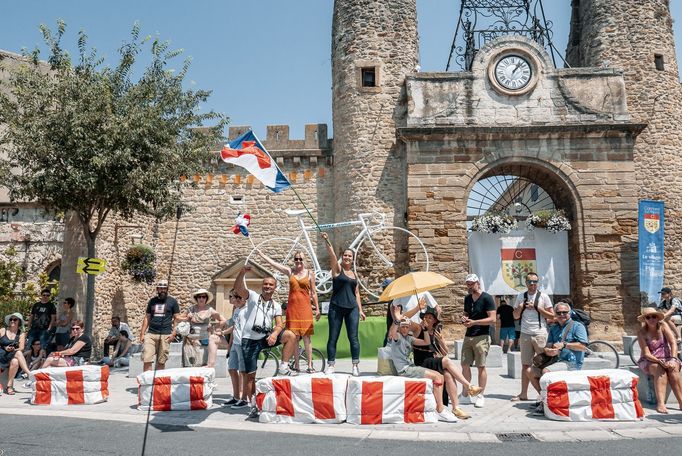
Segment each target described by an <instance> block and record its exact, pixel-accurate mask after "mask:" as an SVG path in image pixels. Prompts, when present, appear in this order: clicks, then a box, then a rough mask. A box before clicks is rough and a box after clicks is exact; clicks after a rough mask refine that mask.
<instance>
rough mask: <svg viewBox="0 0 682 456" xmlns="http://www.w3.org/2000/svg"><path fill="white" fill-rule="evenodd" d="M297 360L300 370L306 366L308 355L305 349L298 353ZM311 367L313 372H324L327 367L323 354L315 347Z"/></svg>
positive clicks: (303, 370)
mask: <svg viewBox="0 0 682 456" xmlns="http://www.w3.org/2000/svg"><path fill="white" fill-rule="evenodd" d="M298 362H299V366H300V369H301V371H302V372H305V370H306V369H307V368H308V355H307V354H306V352H305V349H302V350H301V351H300V353H299V355H298ZM312 364H313V369H315V372H324V370H325V368H326V367H327V363H326V361H325V359H324V354H323V353H322V352H321V351H320V350H318V349H317V348H313V363H312Z"/></svg>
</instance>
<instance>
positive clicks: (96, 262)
mask: <svg viewBox="0 0 682 456" xmlns="http://www.w3.org/2000/svg"><path fill="white" fill-rule="evenodd" d="M106 264H107V260H103V259H101V258H84V257H78V265H77V266H76V272H77V273H79V274H92V275H98V274H101V273H103V272H104V271H105V266H106Z"/></svg>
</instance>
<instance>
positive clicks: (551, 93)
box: [398, 36, 644, 340]
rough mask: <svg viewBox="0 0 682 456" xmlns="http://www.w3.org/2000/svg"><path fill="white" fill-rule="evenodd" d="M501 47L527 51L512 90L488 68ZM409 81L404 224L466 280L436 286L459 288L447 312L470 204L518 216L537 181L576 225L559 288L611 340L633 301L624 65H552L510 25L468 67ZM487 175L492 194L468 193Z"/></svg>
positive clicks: (626, 321) (463, 262)
mask: <svg viewBox="0 0 682 456" xmlns="http://www.w3.org/2000/svg"><path fill="white" fill-rule="evenodd" d="M508 56H522V57H523V59H524V61H525V62H526V63H527V64H528V65H529V66H530V68H531V72H532V74H533V75H534V78H535V79H532V78H531V79H530V82H529V83H528V84H531V86H530V87H525V88H524V90H523V91H519V92H518V93H515V92H514V91H513V90H512V91H510V90H508V89H504V88H501V87H499V81H497V82H496V81H494V78H495V71H494V70H491V69H492V68H495V66H496V65H497V64H498V63H499V62H500V60H501V59H504V58H505V57H508ZM406 89H407V105H408V106H407V107H408V113H407V119H406V125H405V126H404V127H402V128H399V129H398V135H399V137H400V139H401V140H402V141H403V144H404V146H405V149H406V151H405V152H406V162H407V217H408V226H409V228H410V229H412V230H414V231H415V232H417V233H418V235H419V236H420V238H421V239H422V240H423V241H424V242H425V243H426V244H427V246H428V248H429V251H430V252H431V253H432V255H433V257H434V258H433V260H434V263H433V269H434V270H437V271H439V272H443V273H445V274H447V275H449V276H451V277H454V278H455V280H456V281H457V280H459V283H460V284H461V286H458V287H455V288H454V289H452V290H449V291H443V292H442V293H449V295H445V294H444V295H442V297H443V298H446V297H449V298H454V299H449V300H446V299H443V301H450V302H454V305H452V306H451V307H450V308H448V309H447V313H448V316H449V318H450V319H451V320H452V321H453V322H454V321H456V319H455V317H456V316H457V315H458V313H459V312H460V311H461V305H462V298H463V296H464V294H465V287H464V284H463V281H464V277H465V274H466V272H467V271H469V268H470V264H473V263H472V262H471V258H470V254H471V251H470V249H469V245H468V242H467V238H468V235H469V234H470V233H471V232H470V231H469V230H468V228H470V225H471V223H472V221H473V220H472V219H473V215H474V214H472V208H468V206H469V205H470V204H473V203H477V204H478V208H477V210H478V211H479V214H478V215H480V212H481V211H482V212H483V213H485V212H486V211H487V210H488V209H493V210H498V212H503V211H506V213H507V214H508V215H509V212H510V210H511V211H513V212H512V214H511V215H512V216H514V218H517V219H518V218H522V217H519V216H523V215H525V216H526V217H527V216H529V215H530V214H531V213H532V212H534V210H533V207H531V206H532V205H533V204H532V203H533V201H532V200H533V198H534V195H533V192H536V191H537V192H540V191H542V192H543V194H546V195H547V196H548V197H549V199H550V200H551V204H548V207H547V209H552V208H555V209H563V211H564V213H565V215H566V217H567V218H568V220H569V221H570V224H571V228H572V229H571V230H570V231H567V232H565V233H563V236H565V237H566V241H565V242H566V247H565V249H566V258H565V260H566V263H567V266H566V267H567V268H568V269H569V272H568V277H567V283H566V284H565V285H566V286H565V288H564V289H563V290H562V291H561V293H560V294H562V295H564V294H567V295H570V296H571V297H572V298H573V300H574V301H575V302H576V303H577V304H578V305H579V306H583V307H584V308H586V309H588V310H589V311H590V312H591V314H592V318H593V321H594V322H595V323H594V324H593V325H592V326H591V327H590V328H591V330H592V334H593V336H594V337H605V338H609V339H613V340H616V339H618V338H619V337H620V334H621V331H622V330H623V328H624V327H628V326H630V325H632V324H633V323H634V317H635V315H636V314H637V312H638V311H639V298H638V289H637V261H636V239H637V237H636V213H637V211H636V208H637V196H636V195H637V188H636V183H635V169H634V163H633V158H632V157H633V146H634V142H635V138H636V136H637V135H638V134H639V133H640V132H641V130H642V129H643V128H644V125H641V124H635V123H632V122H630V118H629V115H628V113H627V107H626V103H625V86H624V83H623V78H622V73H621V72H620V71H617V70H612V69H593V68H589V69H588V68H581V69H556V68H554V66H553V64H552V62H551V59H550V58H549V56H548V55H547V54H546V52H545V51H544V50H543V49H542V48H541V47H540V46H539V45H537V44H536V43H535V42H533V41H531V40H528V39H525V38H523V37H519V36H510V37H503V38H498V39H496V40H493V41H491V42H489V43H488V44H487V45H486V46H484V47H483V48H482V49H480V50H479V52H478V53H477V54H476V59H475V60H474V62H473V64H472V67H471V71H462V72H459V73H418V74H414V75H411V76H408V77H407V79H406ZM510 176H511V177H510ZM491 178H495V179H492V180H491ZM486 180H491V182H492V181H496V182H498V185H505V187H500V188H498V192H497V193H498V195H497V196H498V197H499V198H498V199H499V201H495V200H494V199H495V198H492V197H491V198H492V199H493V201H486V202H485V203H482V202H481V201H473V200H475V199H477V198H478V199H479V200H480V199H482V197H481V196H480V195H477V193H481V185H482V183H483V182H485V181H486ZM502 182H504V184H501V183H502ZM534 185H535V186H536V187H537V188H535V187H534ZM516 187H519V188H516ZM521 188H522V189H523V190H522V193H521V194H519V195H514V193H517V192H518V191H519V190H520V189H521ZM540 189H541V190H540ZM523 192H527V194H524V193H523ZM537 196H538V197H539V196H540V195H537ZM519 197H520V198H519ZM526 198H528V199H526ZM546 202H547V201H546ZM516 203H518V204H516ZM529 203H531V204H529ZM524 205H525V207H524ZM538 209H540V208H539V207H538ZM517 210H519V213H518V214H517V213H516V211H517ZM500 260H501V259H500ZM477 272H478V271H477ZM453 328H454V330H455V331H456V332H459V331H461V328H457V327H456V326H453Z"/></svg>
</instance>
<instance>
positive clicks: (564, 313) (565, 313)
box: [556, 312, 568, 315]
mask: <svg viewBox="0 0 682 456" xmlns="http://www.w3.org/2000/svg"><path fill="white" fill-rule="evenodd" d="M556 314H557V315H568V312H557V313H556Z"/></svg>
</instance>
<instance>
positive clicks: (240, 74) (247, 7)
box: [0, 0, 682, 139]
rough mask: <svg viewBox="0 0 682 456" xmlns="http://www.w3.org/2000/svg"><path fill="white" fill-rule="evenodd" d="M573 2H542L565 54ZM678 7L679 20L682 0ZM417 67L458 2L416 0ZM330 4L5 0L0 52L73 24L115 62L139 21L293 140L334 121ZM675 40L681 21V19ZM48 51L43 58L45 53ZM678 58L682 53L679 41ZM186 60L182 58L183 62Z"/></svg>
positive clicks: (234, 111) (225, 99)
mask: <svg viewBox="0 0 682 456" xmlns="http://www.w3.org/2000/svg"><path fill="white" fill-rule="evenodd" d="M570 3H571V2H570V0H545V1H544V6H545V13H546V16H547V19H548V20H551V21H552V22H553V27H552V30H553V40H554V43H555V46H556V48H557V49H559V51H560V52H561V53H562V54H563V52H564V51H565V49H566V41H567V39H568V30H569V21H570V14H571V9H570ZM671 3H672V6H671V8H672V15H673V19H675V18H678V17H680V16H681V15H682V1H675V2H671ZM417 8H418V20H419V35H420V60H421V62H420V65H421V71H443V70H444V69H445V65H446V62H447V59H448V54H449V52H450V45H451V42H452V38H453V34H454V32H455V27H456V23H457V19H458V15H459V8H460V2H459V0H417ZM332 9H333V1H332V0H289V1H286V0H200V1H197V2H192V3H190V2H187V1H179V0H165V1H159V0H146V1H140V0H134V1H133V0H116V1H109V2H104V1H93V0H60V1H48V0H43V1H38V0H22V1H21V2H16V1H10V0H0V49H3V50H6V51H11V52H16V53H19V52H20V51H21V50H22V48H26V49H29V50H30V49H33V48H35V47H36V46H37V45H41V44H42V37H41V35H40V31H39V29H38V26H39V25H40V24H46V25H48V26H50V27H52V28H53V29H54V28H55V27H56V23H57V20H58V19H63V20H64V21H65V22H66V24H67V34H66V36H65V38H64V45H65V46H64V47H65V48H66V49H69V50H73V51H74V52H73V53H74V54H75V49H76V36H77V33H78V31H79V30H84V31H85V32H86V34H87V35H88V37H89V44H90V46H93V47H95V48H97V49H98V51H99V52H100V53H101V55H102V56H103V57H104V58H105V62H107V63H109V65H111V66H114V65H115V64H116V63H117V61H118V60H117V49H118V48H119V47H120V45H121V44H122V42H123V41H124V40H125V39H126V38H128V37H129V34H130V30H131V28H132V25H133V23H134V22H135V21H139V23H140V25H141V27H142V34H143V35H151V36H153V37H158V38H161V39H162V40H169V41H170V43H171V46H172V47H173V48H181V49H183V50H184V54H183V55H184V56H185V57H191V58H192V66H191V68H190V71H189V74H188V77H187V81H188V87H193V88H201V89H207V90H212V92H213V93H212V95H211V97H210V98H209V100H208V102H207V103H206V105H205V106H203V107H202V109H205V110H209V109H213V110H215V111H218V112H222V113H224V114H226V115H227V116H229V117H230V119H231V120H230V124H231V125H233V126H236V125H251V126H252V127H253V128H254V131H255V133H256V134H257V135H258V136H260V137H261V138H264V137H265V126H266V125H271V124H287V125H290V127H291V128H290V135H291V137H292V139H301V138H303V133H304V125H305V124H308V123H326V124H328V125H329V130H330V132H331V131H332V125H331V119H332V112H331V59H330V56H331V21H332ZM675 34H676V37H677V38H678V42H680V39H681V38H682V26H680V25H679V24H678V23H675ZM43 55H47V54H46V52H44V53H43ZM678 61H680V52H679V46H678ZM181 63H182V61H181V59H178V60H177V63H176V65H177V67H180V65H181Z"/></svg>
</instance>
